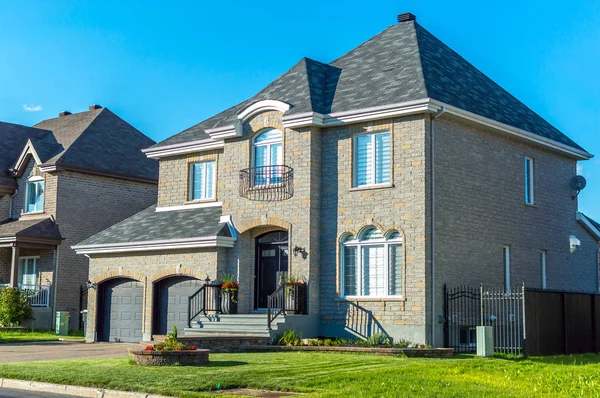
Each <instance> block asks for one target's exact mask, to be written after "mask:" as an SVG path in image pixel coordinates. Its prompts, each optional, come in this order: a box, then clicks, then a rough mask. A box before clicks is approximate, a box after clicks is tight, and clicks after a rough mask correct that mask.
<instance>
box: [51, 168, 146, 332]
mask: <svg viewBox="0 0 600 398" xmlns="http://www.w3.org/2000/svg"><path fill="white" fill-rule="evenodd" d="M57 176H58V190H57V195H58V198H59V200H58V205H57V211H56V213H55V214H56V222H57V223H58V226H59V228H60V232H61V234H62V236H63V237H64V238H65V240H64V241H63V243H62V244H61V246H60V253H59V269H58V277H57V284H56V287H57V292H58V296H57V301H56V310H57V311H70V312H71V313H73V314H74V315H75V316H72V317H71V321H70V322H71V324H70V327H71V328H77V327H78V322H79V321H78V319H79V310H80V309H79V288H80V286H82V285H83V286H84V285H85V283H86V281H87V280H88V272H89V260H88V258H87V257H85V256H82V255H77V254H76V253H75V251H74V250H73V249H71V246H73V245H76V244H77V243H79V242H81V241H83V240H85V239H87V238H88V237H90V236H92V235H94V234H96V233H98V232H100V231H102V230H104V229H106V228H108V227H110V226H111V225H114V224H116V223H118V222H119V221H122V220H124V219H125V218H127V217H129V216H132V215H133V214H135V213H138V212H140V211H142V210H143V209H145V208H147V207H149V206H151V205H153V204H154V203H156V191H157V186H156V184H151V183H143V182H135V181H129V180H123V179H117V178H109V177H102V176H95V175H90V174H82V173H75V172H64V171H63V172H60V173H58V174H57ZM83 308H84V309H85V308H86V302H85V300H84V302H83Z"/></svg>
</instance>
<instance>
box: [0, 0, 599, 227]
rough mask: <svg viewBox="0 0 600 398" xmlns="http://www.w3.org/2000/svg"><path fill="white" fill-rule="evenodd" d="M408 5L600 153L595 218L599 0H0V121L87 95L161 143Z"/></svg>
mask: <svg viewBox="0 0 600 398" xmlns="http://www.w3.org/2000/svg"><path fill="white" fill-rule="evenodd" d="M259 4H260V5H259ZM406 11H410V12H412V13H414V14H415V15H417V18H418V22H419V23H421V24H422V25H423V26H424V27H425V28H426V29H428V30H429V31H430V32H432V33H433V34H434V35H436V36H438V37H439V38H440V39H441V40H442V41H444V42H445V43H446V44H448V45H449V46H450V47H452V48H453V49H454V50H456V51H457V52H458V53H459V54H461V55H462V56H464V57H465V58H466V59H467V60H469V61H470V62H471V63H473V64H474V65H475V66H477V67H478V68H479V69H481V70H482V71H483V72H484V73H486V74H487V75H488V76H490V77H491V78H492V79H494V80H495V81H496V82H498V83H499V84H500V85H501V86H503V87H504V88H506V89H507V90H508V91H510V92H511V93H512V94H513V95H515V96H516V97H517V98H519V99H520V100H521V101H523V102H524V103H525V104H527V105H528V106H530V107H531V108H532V109H534V110H535V111H536V112H538V113H539V114H541V115H542V116H543V117H544V118H546V119H547V120H548V121H550V122H551V123H552V124H554V125H555V126H556V127H558V128H559V129H560V130H561V131H563V132H565V133H566V134H567V135H569V136H570V137H571V138H573V139H574V140H575V141H576V142H578V143H579V144H580V145H582V146H583V147H584V148H586V149H587V150H588V151H589V152H591V153H593V154H596V155H598V158H594V159H592V160H590V161H586V162H583V163H581V173H582V174H583V175H584V176H585V177H586V178H587V180H588V187H587V188H586V189H585V191H583V192H582V193H581V195H580V208H581V209H582V210H583V211H584V212H586V213H588V214H589V215H590V216H592V217H594V218H596V219H597V220H600V200H599V199H600V139H599V138H600V4H599V3H598V1H597V0H578V1H577V2H563V1H558V0H547V1H539V0H531V1H527V2H523V1H503V2H481V1H461V2H448V1H428V2H423V1H412V0H411V1H386V0H383V1H377V2H367V3H365V2H364V1H355V0H346V1H340V2H326V1H318V2H317V1H312V0H306V1H301V2H298V1H286V2H280V1H261V2H248V1H226V2H225V1H223V2H214V1H213V2H208V1H189V2H179V1H171V2H156V1H145V2H124V1H112V0H103V1H95V2H92V1H58V0H55V1H25V0H23V1H12V0H0V54H1V56H0V76H1V77H0V120H3V121H7V122H13V123H22V124H28V125H31V124H34V123H36V122H38V121H40V120H42V119H45V118H49V117H54V116H56V115H57V114H58V112H59V111H61V110H65V109H66V110H69V111H71V112H80V111H83V110H85V109H87V106H88V105H89V104H93V103H97V104H101V105H103V106H106V107H109V108H110V109H111V110H113V111H114V112H116V113H117V114H119V115H120V116H121V117H123V118H124V119H126V120H127V121H128V122H130V123H131V124H133V125H134V126H136V127H137V128H138V129H140V130H141V131H143V132H144V133H146V134H147V135H149V136H150V137H152V138H153V139H155V140H157V141H160V140H162V139H164V138H166V137H168V136H170V135H173V134H175V133H177V132H179V131H180V130H182V129H184V128H186V127H189V126H191V125H193V124H196V123H198V122H200V121H202V120H203V119H205V118H207V117H208V116H211V115H213V114H215V113H217V112H219V111H221V110H223V109H225V108H228V107H230V106H232V105H234V104H236V103H238V102H240V101H242V100H244V99H246V98H247V97H249V96H251V95H252V94H254V93H256V92H257V91H259V90H260V89H261V88H262V87H264V86H265V85H266V84H268V83H269V82H270V81H272V80H273V79H274V78H276V77H277V76H279V75H281V74H282V73H283V72H285V71H286V70H287V69H289V68H290V67H291V66H292V65H294V64H295V63H296V62H297V61H298V60H299V59H300V58H302V57H304V56H307V57H310V58H314V59H317V60H319V61H323V62H329V61H331V60H333V59H335V58H337V57H338V56H340V55H341V54H343V53H345V52H347V51H349V50H351V49H352V48H354V47H356V46H357V45H358V44H360V43H362V42H363V41H365V40H367V39H369V38H370V37H372V36H374V35H375V34H377V33H379V32H380V31H382V30H383V29H385V28H386V27H387V26H389V25H391V24H394V23H395V19H396V15H397V14H398V13H402V12H406ZM25 108H27V109H25Z"/></svg>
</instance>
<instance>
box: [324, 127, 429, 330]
mask: <svg viewBox="0 0 600 398" xmlns="http://www.w3.org/2000/svg"><path fill="white" fill-rule="evenodd" d="M426 125H427V121H426V120H425V119H424V118H423V117H422V116H415V117H406V118H399V119H394V120H382V121H378V122H373V123H367V124H356V125H352V126H344V127H339V128H334V129H327V130H326V131H325V132H324V133H323V146H322V153H323V167H322V171H321V173H322V189H321V197H322V205H321V212H322V213H321V220H322V224H321V246H322V247H323V250H322V252H321V313H322V322H323V325H324V326H323V330H322V333H325V334H327V333H331V334H333V333H336V334H339V333H340V332H341V329H340V328H341V327H342V328H343V325H344V324H345V321H346V311H347V309H348V306H349V302H348V301H346V300H344V299H341V298H340V293H339V289H340V287H339V286H340V268H339V255H340V253H339V246H340V245H339V238H340V236H341V235H342V234H343V233H344V232H352V233H353V234H357V233H358V231H360V229H361V228H363V227H364V226H366V225H375V226H378V227H379V228H381V229H382V230H383V231H384V232H385V231H387V230H389V229H392V228H394V229H397V230H399V231H401V232H402V233H403V235H404V249H405V274H404V292H405V294H404V296H403V298H402V299H391V298H390V299H376V300H368V299H364V300H361V301H355V302H354V304H355V305H357V306H359V307H360V308H361V309H362V310H363V311H365V312H366V313H370V314H371V315H372V316H373V317H374V318H375V321H376V322H378V323H379V324H380V325H381V327H382V328H383V330H385V331H386V332H388V333H390V334H391V335H392V336H393V337H394V338H396V339H399V338H405V339H410V340H412V341H418V342H421V341H423V339H424V336H422V334H423V328H424V327H423V325H424V322H425V305H426V303H425V289H424V283H425V277H426V276H425V269H426V267H425V265H426V252H425V249H426V247H425V235H426V228H425V227H426V220H425V211H426V210H425V203H426V200H425V195H426V191H425V179H426V171H425V162H426V141H425V129H426ZM377 131H390V132H391V133H392V135H391V137H392V143H391V145H392V173H391V176H392V184H393V185H392V186H390V187H385V188H380V189H364V190H361V189H359V190H355V189H352V172H351V170H352V145H353V137H354V135H356V134H358V133H363V132H377Z"/></svg>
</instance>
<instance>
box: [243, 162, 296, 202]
mask: <svg viewBox="0 0 600 398" xmlns="http://www.w3.org/2000/svg"><path fill="white" fill-rule="evenodd" d="M239 189H240V196H242V197H244V198H247V199H250V200H256V201H266V202H274V201H278V200H286V199H289V198H291V197H292V196H294V169H292V168H291V167H289V166H285V165H276V166H259V167H251V168H249V169H242V170H240V188H239Z"/></svg>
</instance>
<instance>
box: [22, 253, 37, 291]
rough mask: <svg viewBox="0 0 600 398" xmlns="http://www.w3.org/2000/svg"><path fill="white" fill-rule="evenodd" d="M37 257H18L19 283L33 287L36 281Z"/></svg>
mask: <svg viewBox="0 0 600 398" xmlns="http://www.w3.org/2000/svg"><path fill="white" fill-rule="evenodd" d="M37 262H38V258H37V257H21V258H20V259H19V285H25V287H33V286H34V285H37V283H38V269H37Z"/></svg>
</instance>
